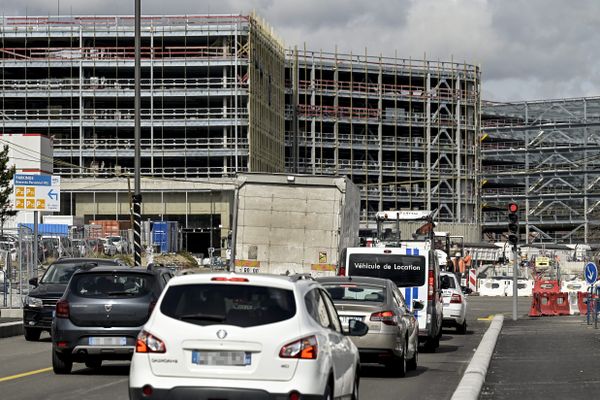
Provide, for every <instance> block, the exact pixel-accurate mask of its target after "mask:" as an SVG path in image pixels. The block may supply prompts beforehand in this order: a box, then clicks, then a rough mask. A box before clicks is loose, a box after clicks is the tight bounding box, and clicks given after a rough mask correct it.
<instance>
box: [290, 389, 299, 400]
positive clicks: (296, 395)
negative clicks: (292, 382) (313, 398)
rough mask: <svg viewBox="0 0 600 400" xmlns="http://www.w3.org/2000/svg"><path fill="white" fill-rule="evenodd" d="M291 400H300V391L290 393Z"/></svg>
mask: <svg viewBox="0 0 600 400" xmlns="http://www.w3.org/2000/svg"><path fill="white" fill-rule="evenodd" d="M290 400H300V393H298V392H296V391H294V392H291V393H290Z"/></svg>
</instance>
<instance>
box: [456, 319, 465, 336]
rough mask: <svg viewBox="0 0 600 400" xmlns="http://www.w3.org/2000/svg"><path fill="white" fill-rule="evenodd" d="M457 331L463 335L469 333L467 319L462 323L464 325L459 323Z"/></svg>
mask: <svg viewBox="0 0 600 400" xmlns="http://www.w3.org/2000/svg"><path fill="white" fill-rule="evenodd" d="M456 332H457V333H460V334H461V335H464V334H465V333H467V320H466V319H465V320H464V321H463V323H462V325H459V326H457V327H456Z"/></svg>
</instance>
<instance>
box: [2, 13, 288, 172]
mask: <svg viewBox="0 0 600 400" xmlns="http://www.w3.org/2000/svg"><path fill="white" fill-rule="evenodd" d="M0 34H1V39H0V40H1V42H0V93H1V99H0V101H1V103H0V132H2V133H26V132H28V131H32V130H34V131H35V132H38V133H42V134H46V135H48V136H50V137H53V138H54V145H55V153H54V157H55V166H54V173H56V174H59V175H61V176H63V177H66V178H68V177H85V176H104V177H110V176H115V175H117V176H119V175H128V174H132V171H133V128H134V118H133V117H134V110H133V98H134V79H133V68H134V46H133V44H134V43H133V39H134V20H133V17H128V16H114V17H91V16H89V17H88V16H80V17H47V18H46V17H4V18H0ZM284 57H285V53H284V49H283V46H282V45H281V43H280V41H279V40H278V39H277V38H276V37H275V36H273V34H272V33H271V29H270V27H268V26H267V25H266V23H265V22H264V21H262V20H260V19H259V18H258V17H257V16H255V15H250V16H242V15H198V16H161V17H144V18H142V48H141V59H142V81H141V96H142V109H141V126H142V154H141V155H142V166H141V171H142V174H143V175H145V176H162V177H183V178H196V177H201V178H211V177H215V178H216V177H222V176H231V175H233V174H235V173H237V172H247V171H250V172H283V171H284V158H283V157H284V150H283V147H284V143H283V141H284V137H283V132H284V128H283V126H284V110H285V105H284V68H285V67H284ZM249 109H251V110H253V115H252V116H250V115H249Z"/></svg>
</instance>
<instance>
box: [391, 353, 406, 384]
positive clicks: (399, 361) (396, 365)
mask: <svg viewBox="0 0 600 400" xmlns="http://www.w3.org/2000/svg"><path fill="white" fill-rule="evenodd" d="M386 367H387V369H388V371H389V373H390V375H392V376H398V377H400V378H402V377H404V376H405V375H406V349H405V350H404V352H402V355H401V356H400V357H394V360H393V361H392V362H391V363H390V364H389V365H387V366H386Z"/></svg>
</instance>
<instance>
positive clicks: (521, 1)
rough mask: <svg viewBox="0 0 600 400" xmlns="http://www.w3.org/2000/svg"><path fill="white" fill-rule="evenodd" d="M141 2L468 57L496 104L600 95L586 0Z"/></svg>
mask: <svg viewBox="0 0 600 400" xmlns="http://www.w3.org/2000/svg"><path fill="white" fill-rule="evenodd" d="M576 4H577V6H576V7H575V6H574V5H573V4H572V2H567V1H563V0H370V1H365V0H302V1H300V0H207V1H202V2H199V1H197V0H169V1H164V0H142V10H143V12H144V13H146V14H205V13H209V12H210V13H249V12H251V11H252V10H256V12H257V13H258V14H260V15H261V16H263V17H264V18H265V19H266V20H267V22H268V23H270V24H271V25H272V26H273V27H274V29H275V31H276V32H277V34H278V35H279V36H280V37H281V38H282V39H283V40H284V42H285V43H286V44H287V45H288V46H290V47H291V46H293V45H298V46H299V47H300V48H302V47H303V45H304V43H306V46H307V48H308V49H309V50H315V51H319V50H321V49H323V50H324V51H333V50H334V49H335V48H336V45H337V48H338V50H339V51H341V52H353V53H354V54H364V52H365V48H367V49H368V53H369V54H370V55H378V54H380V53H383V55H387V56H394V54H396V53H397V54H398V56H399V57H403V58H413V59H415V58H416V59H422V58H423V57H424V54H426V55H427V58H429V59H432V60H441V61H450V60H451V59H453V60H454V61H457V62H463V61H464V62H467V63H471V64H478V65H481V67H482V73H483V88H484V96H487V98H489V99H493V100H520V99H529V98H536V99H539V98H560V97H571V96H589V95H596V94H600V82H598V81H597V80H596V76H598V72H600V71H599V70H600V61H598V59H597V57H596V55H597V54H599V53H600V51H599V50H600V40H599V37H598V36H599V34H598V32H599V31H598V26H599V25H600V2H598V1H597V0H579V1H577V3H576ZM57 5H58V0H27V1H25V2H24V1H22V0H2V3H0V12H2V13H3V14H4V15H25V14H26V13H27V14H28V15H54V14H56V10H57ZM60 10H61V14H63V15H68V14H70V13H71V12H73V13H74V14H88V15H101V14H104V15H106V14H109V15H110V14H131V13H132V12H133V1H126V2H124V1H122V0H104V1H101V2H100V1H93V2H90V1H82V0H60Z"/></svg>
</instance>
